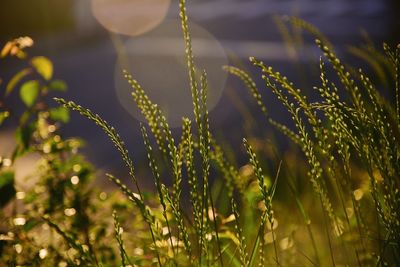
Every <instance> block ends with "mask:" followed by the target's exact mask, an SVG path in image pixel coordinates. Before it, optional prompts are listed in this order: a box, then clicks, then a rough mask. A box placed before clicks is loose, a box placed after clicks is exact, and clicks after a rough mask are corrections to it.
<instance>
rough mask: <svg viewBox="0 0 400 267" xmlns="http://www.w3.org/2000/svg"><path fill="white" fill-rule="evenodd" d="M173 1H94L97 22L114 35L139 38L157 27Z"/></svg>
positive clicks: (93, 7)
mask: <svg viewBox="0 0 400 267" xmlns="http://www.w3.org/2000/svg"><path fill="white" fill-rule="evenodd" d="M170 4H171V0H92V12H93V15H94V17H95V18H96V19H97V21H98V22H99V23H100V24H101V25H102V26H103V27H104V28H106V29H107V30H109V31H111V32H113V33H119V34H125V35H129V36H137V35H140V34H143V33H145V32H147V31H150V30H152V29H153V28H155V27H157V26H158V25H159V24H160V23H161V22H162V21H163V20H164V19H165V16H166V15H167V12H168V9H169V7H170Z"/></svg>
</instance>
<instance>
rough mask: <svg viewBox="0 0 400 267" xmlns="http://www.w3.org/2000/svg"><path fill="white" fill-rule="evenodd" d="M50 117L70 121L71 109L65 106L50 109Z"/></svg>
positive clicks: (65, 121)
mask: <svg viewBox="0 0 400 267" xmlns="http://www.w3.org/2000/svg"><path fill="white" fill-rule="evenodd" d="M50 118H51V119H52V120H55V121H60V122H63V123H67V122H68V121H69V110H68V109H67V108H64V107H57V108H53V109H50Z"/></svg>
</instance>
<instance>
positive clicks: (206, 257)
mask: <svg viewBox="0 0 400 267" xmlns="http://www.w3.org/2000/svg"><path fill="white" fill-rule="evenodd" d="M180 18H181V24H182V32H183V41H184V44H185V53H186V62H187V71H188V77H189V87H190V90H191V94H192V101H193V113H194V124H192V122H191V121H190V120H189V119H187V118H183V123H182V127H181V128H182V134H181V138H180V140H178V141H177V140H175V139H174V137H173V136H174V135H173V134H172V131H171V129H170V127H169V124H168V121H167V119H166V117H165V116H164V115H163V112H162V111H161V109H160V108H159V107H158V106H157V104H156V103H153V102H152V101H151V99H150V98H149V97H148V96H147V94H146V90H145V89H143V88H142V87H141V86H140V84H139V82H138V81H136V80H135V79H134V78H133V76H132V75H131V74H128V73H127V72H126V71H125V77H126V79H127V81H128V82H129V84H130V85H131V87H132V98H133V101H134V102H135V103H136V105H137V106H138V108H139V109H140V111H141V113H142V114H143V115H144V117H145V118H146V121H147V126H144V125H142V126H141V132H142V137H143V140H144V145H145V147H146V152H147V158H148V164H149V167H150V169H151V172H152V174H153V177H154V183H155V189H156V193H157V196H158V202H159V204H160V205H161V209H162V218H161V219H160V218H156V217H155V215H154V214H153V208H151V207H150V206H149V205H148V204H147V203H146V202H147V201H148V199H146V196H145V194H143V193H142V191H141V189H140V186H139V183H138V181H137V178H136V175H135V169H134V167H133V160H132V159H131V155H130V154H129V152H128V150H127V149H126V147H125V145H124V142H123V141H122V140H121V138H120V137H119V135H118V134H117V132H116V130H115V129H114V128H113V127H111V126H110V125H109V124H108V123H107V122H106V121H104V120H103V119H102V118H101V117H100V116H99V115H97V114H95V113H93V112H91V111H90V110H88V109H86V108H83V107H81V106H79V105H78V104H75V103H74V102H71V101H65V100H63V99H60V98H57V99H56V101H57V102H58V103H60V104H62V105H63V106H64V107H66V108H69V109H72V110H76V111H78V112H79V113H80V114H82V115H83V116H85V117H87V118H88V119H90V120H91V121H93V122H95V123H96V124H97V125H99V126H100V127H101V128H102V129H103V131H104V132H105V133H106V134H107V135H108V136H109V137H110V139H111V141H112V142H113V143H114V145H115V147H116V148H117V150H118V151H119V152H120V154H121V157H122V160H123V161H124V163H125V165H126V167H127V168H128V172H129V175H130V177H131V178H132V180H133V182H134V184H135V187H136V188H135V190H136V193H134V192H133V191H132V190H131V189H129V188H128V187H127V186H126V185H124V184H123V183H122V182H121V181H120V180H119V179H117V178H115V177H114V176H113V175H111V174H109V175H108V177H109V178H110V180H111V181H113V182H114V183H115V184H116V185H117V186H118V187H119V188H120V190H121V191H122V192H123V193H124V194H125V195H126V197H127V198H128V199H130V200H131V201H132V202H133V203H134V204H135V205H136V206H137V207H138V208H139V211H140V213H141V216H142V218H143V220H144V221H145V222H146V223H147V225H148V231H149V232H150V233H151V238H152V242H153V244H152V246H153V248H154V250H153V255H152V257H154V259H156V260H155V262H156V263H157V264H158V265H160V266H164V265H166V266H175V265H184V266H189V265H194V266H216V265H218V266H224V265H226V266H230V265H235V266H255V265H256V264H258V265H259V266H264V265H268V264H271V265H277V266H286V265H296V262H295V261H293V260H294V259H295V257H296V255H293V254H291V256H289V257H288V255H287V253H286V252H285V250H286V249H287V248H290V247H291V246H290V245H289V244H290V242H293V240H292V239H294V238H291V239H289V238H287V237H286V238H283V235H284V231H285V230H281V231H282V232H281V233H279V231H280V229H281V228H282V229H286V228H284V227H282V226H281V227H279V228H277V227H278V225H277V220H276V216H280V215H279V213H278V215H277V214H276V211H275V208H273V205H272V202H273V197H274V194H275V191H276V188H277V187H279V186H282V184H284V183H285V182H282V181H283V179H289V178H288V177H284V178H283V177H282V178H279V181H278V176H281V174H280V170H281V166H286V165H285V164H282V162H281V163H279V167H278V168H277V171H276V178H275V180H274V181H273V182H272V183H271V184H270V185H268V181H269V182H271V181H270V178H268V177H267V175H266V173H265V172H264V171H263V168H262V162H261V161H260V160H259V159H258V156H257V155H256V152H255V151H254V149H253V148H252V145H251V144H250V142H249V141H247V140H246V139H244V142H243V143H244V148H245V150H246V151H247V154H248V157H249V163H250V166H251V168H252V173H253V174H254V176H255V182H256V184H257V186H256V187H252V184H251V183H250V184H244V183H243V181H241V179H242V178H243V177H242V176H241V174H240V171H238V170H237V169H236V168H235V166H234V164H232V163H230V162H229V160H228V159H227V157H226V155H225V154H224V152H223V149H222V148H221V146H219V145H218V142H217V141H216V140H215V138H214V137H213V136H212V134H211V132H210V126H209V116H208V110H207V94H208V93H207V91H208V85H207V75H206V72H205V71H202V72H201V73H198V71H197V69H196V67H195V60H194V56H193V53H192V45H191V36H190V29H189V26H188V17H187V13H186V5H185V1H184V0H180ZM292 22H293V23H295V24H297V25H300V27H304V28H308V29H309V30H310V31H311V33H313V34H315V35H316V37H317V38H319V39H317V40H316V44H317V46H318V47H319V48H320V49H321V52H322V54H323V55H324V57H325V59H322V58H321V61H320V65H319V67H320V82H319V84H318V85H316V87H315V93H316V94H317V95H318V97H319V100H318V101H317V102H310V101H309V99H308V98H307V97H306V96H305V94H304V92H303V90H302V89H299V88H297V87H296V86H295V85H294V84H293V83H292V82H290V81H289V79H288V78H286V77H285V76H283V75H281V74H280V73H279V72H276V71H274V70H273V69H272V67H269V66H267V65H266V64H265V63H264V62H262V61H260V60H257V59H255V58H250V61H251V63H252V64H253V65H254V66H255V67H257V68H258V69H259V71H260V75H261V77H262V79H263V81H264V83H265V88H263V90H264V89H270V90H272V92H273V93H274V94H275V95H276V97H277V98H278V99H279V100H280V101H281V103H282V104H283V106H284V107H285V108H286V109H287V111H288V112H289V115H290V116H291V118H292V120H293V122H294V127H291V126H286V125H284V124H281V123H279V122H277V121H276V120H274V119H273V115H274V114H273V112H271V111H268V109H267V106H268V105H266V104H264V101H263V97H262V94H261V90H260V89H258V88H257V85H256V83H255V82H254V81H253V80H252V78H251V76H250V75H249V74H247V73H246V72H245V71H243V70H241V69H239V68H236V67H232V66H225V67H224V69H225V70H226V71H228V72H230V73H232V74H233V75H235V76H238V77H239V78H240V79H242V80H243V82H244V84H245V85H246V87H247V88H248V89H249V91H250V93H251V94H252V95H253V96H254V99H255V100H256V102H257V104H258V106H259V107H260V108H261V111H262V112H263V113H264V115H265V116H266V117H267V118H268V122H269V123H270V124H271V125H272V126H274V127H276V128H277V129H278V130H279V131H281V132H282V133H283V134H284V135H286V136H288V137H289V139H291V140H292V141H293V142H294V143H295V144H297V145H298V146H299V148H300V149H301V151H302V152H303V154H304V158H305V159H306V163H307V164H308V173H307V176H308V181H309V186H308V185H307V188H309V189H310V190H313V192H314V195H313V196H312V197H311V198H312V201H315V203H318V205H312V206H311V209H315V210H318V211H314V210H311V211H310V210H307V209H309V208H310V206H307V207H306V205H305V204H304V203H303V201H304V198H303V196H301V195H300V194H299V192H298V191H297V190H296V188H295V185H294V183H293V182H292V181H291V180H288V182H287V183H288V184H289V187H290V189H291V192H292V194H293V200H292V201H293V203H296V205H292V206H297V207H298V210H299V212H301V214H302V215H303V217H304V220H303V221H302V223H299V226H298V227H306V229H307V231H308V234H309V242H308V241H307V242H308V243H309V244H310V247H312V248H313V250H314V252H315V253H314V255H312V254H309V253H307V252H306V253H303V252H302V251H301V249H300V248H299V247H297V249H298V251H300V252H299V253H301V255H302V256H304V257H305V258H306V259H307V262H308V263H311V264H313V265H321V266H327V265H336V264H346V265H360V266H361V265H377V266H380V265H384V264H399V263H400V259H399V258H400V254H399V251H400V249H399V240H400V221H399V210H400V193H399V173H400V161H399V160H400V148H399V138H400V137H399V136H400V124H399V123H400V106H399V105H400V104H399V103H400V100H399V90H400V89H399V73H400V47H397V48H395V49H392V48H389V47H388V46H387V45H386V46H385V47H384V48H385V54H386V57H387V58H388V60H389V62H390V64H391V68H393V70H394V73H396V75H395V86H394V88H395V90H394V95H395V101H387V100H386V99H385V98H383V97H382V96H381V95H380V93H379V90H378V89H377V88H376V87H375V86H374V85H373V83H372V81H371V80H370V79H369V78H368V77H367V76H366V75H365V74H364V73H363V71H362V70H359V71H358V72H356V73H352V74H351V73H350V71H347V69H346V67H345V66H344V65H343V64H342V63H341V61H340V60H339V59H338V58H337V56H336V55H335V53H334V52H333V50H332V46H331V44H330V43H329V42H328V41H327V40H326V39H324V38H321V34H320V33H319V31H318V30H316V29H315V28H313V27H312V26H310V25H309V24H307V23H305V22H302V21H301V20H296V19H292ZM327 63H329V67H330V68H332V70H333V71H334V72H335V73H336V75H337V79H338V80H339V82H340V83H336V82H334V81H336V80H333V79H330V78H328V77H327V74H326V73H327V71H326V68H327V66H326V65H327ZM133 75H134V74H133ZM149 75H150V74H149ZM198 77H200V79H198ZM392 102H393V103H392ZM152 139H154V140H155V143H156V148H154V147H153V146H152V141H151V140H152ZM157 155H161V157H157ZM157 158H160V159H161V160H160V161H158V160H156V159H157ZM160 166H165V167H166V168H167V171H166V173H168V175H169V176H170V177H171V178H172V181H173V184H172V187H171V188H169V187H167V186H166V184H165V180H164V179H162V174H161V172H160ZM212 166H215V167H216V168H217V170H219V173H221V174H222V175H223V177H224V179H225V190H226V192H227V194H228V196H229V198H230V199H231V202H232V203H231V210H232V216H229V214H221V213H219V210H218V207H219V206H218V205H217V203H216V201H215V200H214V198H213V192H212V190H211V189H212V181H211V179H210V176H211V167H212ZM356 172H357V173H356ZM359 173H362V174H363V175H364V174H365V175H364V176H366V177H368V181H369V186H367V189H365V188H364V189H360V188H358V186H359V185H358V184H357V183H356V179H360V177H361V179H365V178H364V176H363V175H360V174H359ZM183 183H187V184H188V185H189V187H190V189H189V190H190V192H189V198H190V204H191V208H190V209H189V210H185V209H184V208H183V205H182V201H183V199H182V187H183ZM254 192H255V193H254ZM252 194H255V197H254V199H256V201H261V203H262V206H261V208H260V209H259V210H256V211H254V212H253V213H252V216H253V220H254V221H253V222H252V223H253V224H257V227H256V228H254V229H251V231H250V232H249V231H243V227H246V224H247V223H249V222H248V221H246V220H247V219H248V218H249V217H248V216H246V214H247V213H249V212H250V211H246V210H245V209H244V208H241V206H243V207H245V206H246V203H247V202H249V199H251V195H252ZM362 195H365V196H364V197H361V196H362ZM250 202H251V201H250ZM247 204H248V203H247ZM292 206H291V207H292ZM319 206H320V208H319ZM278 210H279V211H280V212H285V209H283V208H282V207H278ZM350 211H351V212H350ZM187 212H190V214H187ZM286 212H292V211H291V210H290V208H289V209H286ZM242 213H243V215H242ZM309 213H317V214H318V216H317V219H320V220H321V221H322V223H321V224H318V225H320V226H321V227H320V228H318V225H314V226H313V227H314V229H313V230H314V231H313V230H312V229H311V228H312V226H311V225H312V222H311V220H314V219H315V217H314V218H313V219H310V217H309V215H308V214H309ZM371 213H373V214H371ZM113 216H114V226H115V236H116V240H117V242H118V245H119V250H120V256H121V264H122V265H123V266H128V265H127V264H129V262H130V256H129V254H130V251H129V250H128V249H126V247H125V245H124V242H123V238H122V233H121V226H120V224H119V222H118V216H117V214H116V213H114V214H113ZM285 216H286V217H287V215H285V214H282V218H285ZM228 218H231V219H228ZM231 220H234V221H235V222H234V223H231V222H230V221H231ZM284 223H285V222H284V221H281V224H284ZM54 227H56V230H57V229H58V228H57V226H54ZM165 227H166V229H167V234H166V235H163V233H162V229H163V228H165ZM57 232H59V233H60V234H62V235H63V233H62V231H61V230H57ZM313 232H318V233H319V234H318V236H317V237H315V236H314V234H313ZM246 233H247V234H246ZM249 233H250V234H249ZM321 233H322V234H321ZM268 237H270V238H269V239H270V240H269V239H268ZM65 238H66V239H67V241H68V243H70V245H71V246H74V247H76V248H77V249H78V251H80V252H81V253H82V257H83V258H82V259H85V260H89V261H90V262H91V263H93V264H94V265H99V266H100V264H99V263H98V262H96V261H95V260H94V259H91V258H90V257H89V256H88V255H87V253H86V252H84V251H81V249H80V247H79V245H78V244H75V243H73V242H72V240H70V239H69V238H68V237H67V236H65ZM316 238H318V240H320V241H321V242H322V244H323V245H315V243H316V241H315V239H316ZM305 239H307V238H305ZM164 241H165V242H166V244H167V245H163V246H162V245H160V244H164V243H163V242H164ZM270 243H272V247H271V246H270V245H269V244H270ZM296 246H297V245H296ZM346 253H347V254H346ZM345 254H346V255H347V256H348V257H344V256H343V255H345ZM84 256H85V257H84ZM86 256H87V257H86Z"/></svg>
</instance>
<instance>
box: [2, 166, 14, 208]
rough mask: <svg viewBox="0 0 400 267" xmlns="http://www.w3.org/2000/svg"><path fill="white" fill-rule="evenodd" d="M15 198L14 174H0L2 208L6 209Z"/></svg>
mask: <svg viewBox="0 0 400 267" xmlns="http://www.w3.org/2000/svg"><path fill="white" fill-rule="evenodd" d="M14 196H15V188H14V173H13V172H2V173H0V207H4V206H5V205H6V204H7V203H8V202H9V201H10V200H11V199H12V198H14Z"/></svg>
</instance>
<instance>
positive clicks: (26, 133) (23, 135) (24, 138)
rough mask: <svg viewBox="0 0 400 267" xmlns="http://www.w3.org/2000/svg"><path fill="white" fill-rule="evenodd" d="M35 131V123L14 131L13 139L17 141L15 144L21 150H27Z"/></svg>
mask: <svg viewBox="0 0 400 267" xmlns="http://www.w3.org/2000/svg"><path fill="white" fill-rule="evenodd" d="M35 130H36V123H31V124H29V125H24V126H21V127H19V128H18V129H17V130H16V131H15V139H16V141H17V144H18V145H20V146H21V147H22V149H23V150H26V149H28V148H29V145H30V142H31V139H32V134H33V132H34V131H35Z"/></svg>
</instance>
